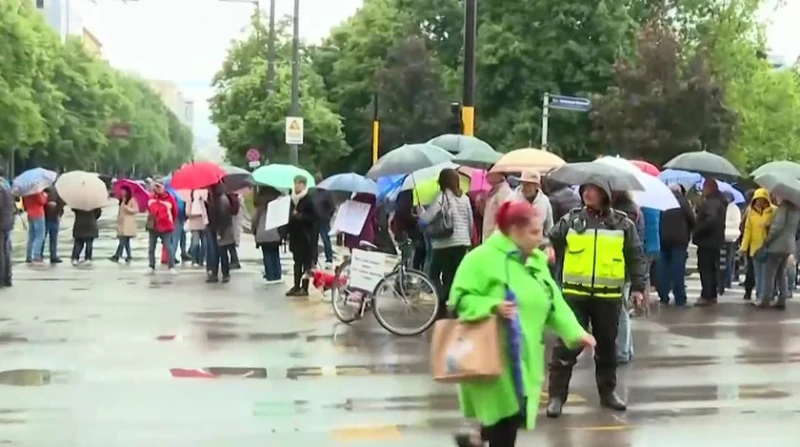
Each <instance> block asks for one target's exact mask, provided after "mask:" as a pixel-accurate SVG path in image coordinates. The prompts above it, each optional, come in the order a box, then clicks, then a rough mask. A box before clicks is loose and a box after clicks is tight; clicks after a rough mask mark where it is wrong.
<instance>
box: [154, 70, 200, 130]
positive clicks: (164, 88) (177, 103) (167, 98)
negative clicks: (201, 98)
mask: <svg viewBox="0 0 800 447" xmlns="http://www.w3.org/2000/svg"><path fill="white" fill-rule="evenodd" d="M147 82H148V83H149V84H150V87H151V88H152V89H153V90H154V91H155V92H156V93H158V95H159V96H160V97H161V100H162V101H164V104H166V106H167V108H169V109H170V110H171V111H172V113H174V114H175V116H177V117H178V119H179V120H181V122H182V123H183V124H186V125H187V126H189V127H190V128H191V127H193V125H194V101H192V100H191V99H189V98H187V97H186V96H185V95H184V94H183V92H181V90H180V88H179V87H178V84H176V83H175V82H172V81H165V80H160V79H149V80H148V81H147Z"/></svg>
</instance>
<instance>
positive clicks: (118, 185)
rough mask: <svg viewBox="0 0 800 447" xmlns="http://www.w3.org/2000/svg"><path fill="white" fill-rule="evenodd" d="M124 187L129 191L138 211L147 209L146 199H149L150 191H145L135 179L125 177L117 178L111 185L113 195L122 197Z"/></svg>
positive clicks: (141, 211)
mask: <svg viewBox="0 0 800 447" xmlns="http://www.w3.org/2000/svg"><path fill="white" fill-rule="evenodd" d="M125 188H127V189H128V191H130V194H131V197H132V198H133V200H135V201H136V205H137V206H138V207H139V212H140V213H143V212H145V211H147V201H148V200H149V199H150V193H149V192H147V190H146V189H145V188H144V186H143V185H142V184H141V183H139V182H137V181H135V180H131V179H127V178H123V179H119V180H117V181H116V182H114V184H113V185H112V187H111V189H112V191H113V192H114V197H116V198H118V199H120V198H122V190H123V189H125Z"/></svg>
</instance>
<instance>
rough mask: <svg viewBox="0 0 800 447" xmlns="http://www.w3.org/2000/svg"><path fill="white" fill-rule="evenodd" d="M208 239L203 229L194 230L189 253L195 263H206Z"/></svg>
mask: <svg viewBox="0 0 800 447" xmlns="http://www.w3.org/2000/svg"><path fill="white" fill-rule="evenodd" d="M205 250H206V241H205V237H204V235H203V230H192V242H191V243H190V244H189V255H190V256H191V257H192V261H193V262H194V263H195V264H198V265H203V264H204V263H205Z"/></svg>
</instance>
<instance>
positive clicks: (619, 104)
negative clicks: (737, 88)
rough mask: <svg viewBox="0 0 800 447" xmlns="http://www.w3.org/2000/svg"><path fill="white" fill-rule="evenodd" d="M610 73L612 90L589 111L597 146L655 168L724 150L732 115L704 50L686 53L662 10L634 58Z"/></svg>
mask: <svg viewBox="0 0 800 447" xmlns="http://www.w3.org/2000/svg"><path fill="white" fill-rule="evenodd" d="M614 71H615V74H614V81H615V82H614V86H612V87H611V88H609V89H608V91H607V92H606V94H605V95H602V96H599V97H597V98H596V99H595V101H594V104H595V106H594V108H593V110H592V113H591V117H592V120H593V124H594V126H595V132H594V137H595V139H596V140H597V141H598V142H599V143H600V144H601V145H602V146H605V147H607V148H609V149H610V151H611V152H613V153H617V154H619V155H622V156H625V157H628V158H646V159H648V160H650V161H654V162H656V163H659V164H661V163H665V162H666V161H668V160H670V159H671V158H673V157H675V156H676V155H678V154H681V153H683V152H689V151H696V150H701V149H703V150H709V151H712V152H717V153H724V152H725V151H726V150H727V148H728V144H729V142H730V138H731V134H732V132H733V127H734V125H735V122H736V120H735V114H734V113H733V112H732V111H731V110H729V109H728V108H727V107H726V105H725V104H724V102H723V101H724V95H723V90H722V89H721V87H720V85H719V83H718V82H717V81H716V79H715V78H714V77H713V76H712V75H711V73H710V72H709V70H708V58H707V52H706V51H705V49H704V48H703V47H699V48H697V49H695V50H694V51H693V54H691V53H690V54H686V53H685V52H684V48H682V43H681V41H680V39H679V38H678V37H677V36H676V33H675V31H674V29H673V27H672V22H671V21H670V19H669V18H668V16H667V13H666V11H665V10H664V9H662V8H655V9H654V10H653V16H652V17H651V19H650V21H649V23H648V24H647V25H646V26H645V27H644V29H643V30H642V33H641V37H640V38H639V44H638V51H637V55H636V57H635V58H634V59H633V60H631V61H628V60H624V59H623V60H620V61H619V62H618V63H617V64H616V66H615V70H614Z"/></svg>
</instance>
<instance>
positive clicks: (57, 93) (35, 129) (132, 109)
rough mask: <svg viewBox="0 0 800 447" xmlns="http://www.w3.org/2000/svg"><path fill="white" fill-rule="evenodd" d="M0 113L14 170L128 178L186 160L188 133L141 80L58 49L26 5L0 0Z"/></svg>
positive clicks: (0, 140) (76, 43)
mask: <svg viewBox="0 0 800 447" xmlns="http://www.w3.org/2000/svg"><path fill="white" fill-rule="evenodd" d="M0 108H2V109H3V111H4V113H2V114H0V151H2V156H3V158H5V159H6V160H10V159H11V156H12V153H11V151H12V150H13V155H14V157H15V158H16V161H17V163H15V164H16V165H17V166H20V167H32V166H34V165H35V166H46V167H49V168H53V169H58V170H69V169H89V170H97V171H102V172H108V173H112V174H130V173H131V171H134V170H136V171H140V172H165V171H168V170H171V169H173V168H175V167H177V166H179V165H180V164H181V163H183V162H185V161H187V160H189V159H190V158H191V154H192V137H191V130H190V129H189V128H188V127H186V126H185V125H184V124H182V123H180V121H179V120H178V118H177V117H176V116H175V115H174V114H173V113H172V112H171V111H169V110H168V109H167V107H166V106H165V105H164V103H163V102H162V101H161V99H160V98H159V97H158V95H157V94H156V93H155V92H154V91H153V90H152V89H151V88H150V87H149V86H148V85H147V84H146V83H145V82H144V81H142V80H139V79H136V78H134V77H132V76H130V75H127V74H124V73H122V72H119V71H117V70H115V69H113V68H112V67H110V66H109V65H108V64H107V63H106V62H104V61H101V60H98V59H96V58H95V57H93V56H91V55H90V54H88V53H87V51H86V50H85V49H84V47H83V45H82V43H81V42H80V40H79V39H69V40H68V41H67V42H65V43H63V44H62V43H61V42H60V41H59V38H58V36H57V35H56V33H55V32H53V31H52V30H51V29H50V28H49V27H48V26H47V25H46V24H45V23H44V21H43V20H42V18H41V17H40V15H39V14H38V13H37V12H36V11H35V10H34V9H33V6H32V4H31V2H30V1H27V0H0ZM113 125H124V126H126V127H127V128H128V129H129V133H130V135H129V136H128V137H127V138H121V139H120V138H114V137H111V136H109V129H110V128H111V126H113Z"/></svg>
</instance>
